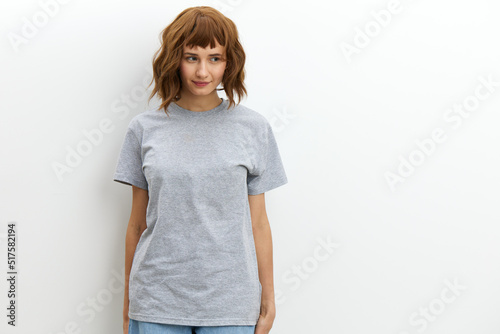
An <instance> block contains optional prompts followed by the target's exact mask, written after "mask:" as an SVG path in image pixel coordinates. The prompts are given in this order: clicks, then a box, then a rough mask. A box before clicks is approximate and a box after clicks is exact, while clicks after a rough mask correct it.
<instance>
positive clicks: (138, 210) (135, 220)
mask: <svg viewBox="0 0 500 334" xmlns="http://www.w3.org/2000/svg"><path fill="white" fill-rule="evenodd" d="M148 201H149V194H148V191H147V190H145V189H142V188H139V187H136V186H132V211H131V213H130V220H129V222H128V227H127V234H126V237H125V290H124V305H123V334H128V324H129V317H128V306H129V298H128V291H129V290H128V283H129V277H130V269H131V268H132V260H133V259H134V253H135V249H136V247H137V243H138V242H139V239H140V237H141V234H142V232H144V230H145V229H146V226H147V225H146V210H147V207H148Z"/></svg>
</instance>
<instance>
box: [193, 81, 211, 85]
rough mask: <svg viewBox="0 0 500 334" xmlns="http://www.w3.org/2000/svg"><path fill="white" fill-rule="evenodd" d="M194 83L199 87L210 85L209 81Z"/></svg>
mask: <svg viewBox="0 0 500 334" xmlns="http://www.w3.org/2000/svg"><path fill="white" fill-rule="evenodd" d="M193 82H194V83H195V84H197V85H206V84H209V83H210V82H209V81H193Z"/></svg>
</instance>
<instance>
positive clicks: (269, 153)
mask: <svg viewBox="0 0 500 334" xmlns="http://www.w3.org/2000/svg"><path fill="white" fill-rule="evenodd" d="M259 137H261V138H257V143H256V145H257V146H256V150H255V151H254V152H255V154H256V156H255V157H253V161H255V166H254V168H253V169H252V170H249V171H248V173H247V186H248V194H249V195H258V194H261V193H264V192H266V191H269V190H272V189H274V188H277V187H280V186H282V185H284V184H286V183H288V179H287V176H286V173H285V169H284V167H283V163H282V161H281V156H280V152H279V149H278V144H277V143H276V139H275V138H274V133H273V130H272V128H271V125H270V124H269V122H266V127H265V131H264V133H263V134H262V136H259Z"/></svg>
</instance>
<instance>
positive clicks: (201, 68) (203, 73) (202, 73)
mask: <svg viewBox="0 0 500 334" xmlns="http://www.w3.org/2000/svg"><path fill="white" fill-rule="evenodd" d="M196 75H197V76H198V77H200V78H206V77H207V75H208V71H207V64H206V63H205V61H203V60H202V61H200V62H199V65H198V68H197V69H196Z"/></svg>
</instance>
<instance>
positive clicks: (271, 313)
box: [248, 193, 276, 334]
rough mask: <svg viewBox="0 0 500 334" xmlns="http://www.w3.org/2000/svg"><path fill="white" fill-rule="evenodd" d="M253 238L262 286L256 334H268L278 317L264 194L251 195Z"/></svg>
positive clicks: (271, 245) (249, 197) (270, 239)
mask: <svg viewBox="0 0 500 334" xmlns="http://www.w3.org/2000/svg"><path fill="white" fill-rule="evenodd" d="M248 203H249V205H250V215H251V218H252V230H253V238H254V241H255V251H256V253H257V262H258V266H259V280H260V284H261V285H262V296H261V303H260V316H259V320H258V322H257V326H256V327H255V334H268V333H269V331H270V330H271V327H272V325H273V322H274V318H275V316H276V306H275V300H274V282H273V242H272V236H271V227H270V225H269V220H268V219H267V213H266V204H265V197H264V193H262V194H258V195H249V196H248Z"/></svg>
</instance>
